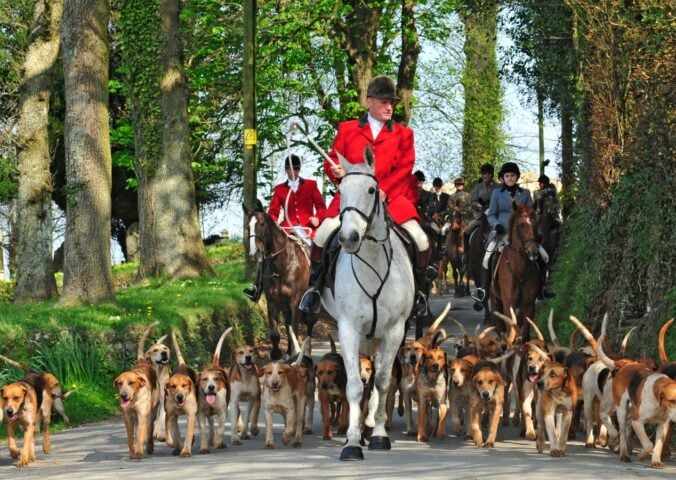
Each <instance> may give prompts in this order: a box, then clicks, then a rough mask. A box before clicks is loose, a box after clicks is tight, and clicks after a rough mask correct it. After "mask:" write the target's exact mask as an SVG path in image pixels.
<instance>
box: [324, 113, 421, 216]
mask: <svg viewBox="0 0 676 480" xmlns="http://www.w3.org/2000/svg"><path fill="white" fill-rule="evenodd" d="M367 145H369V146H370V147H371V149H372V150H373V155H374V156H375V174H376V179H377V180H378V187H379V188H380V189H381V190H383V191H384V192H385V193H386V194H387V200H386V203H387V211H388V212H389V213H390V215H391V216H392V219H393V220H394V221H395V222H396V223H397V224H399V225H401V224H402V223H404V222H406V221H407V220H411V219H412V218H415V219H416V220H418V221H420V217H419V216H418V212H417V210H416V208H415V204H416V198H415V194H414V190H413V188H411V187H412V179H411V175H412V171H413V163H414V162H415V151H414V149H413V130H411V129H410V128H408V127H404V126H403V125H399V124H397V123H394V122H388V123H386V124H385V125H383V128H382V129H381V130H380V133H379V134H378V138H377V139H376V140H374V139H373V136H372V134H371V127H370V126H369V123H368V120H367V118H366V116H364V118H362V119H361V120H350V121H347V122H343V123H341V124H340V125H338V133H337V134H336V139H335V140H334V142H333V149H332V150H331V152H330V153H329V156H330V157H331V158H332V159H334V160H335V161H336V162H338V156H337V155H336V152H340V154H341V155H342V156H343V157H345V158H346V159H347V161H348V162H350V163H362V162H363V161H364V148H365V147H366V146H367ZM324 171H325V172H326V175H327V176H328V177H329V179H330V180H331V181H332V182H333V183H334V184H336V185H337V184H338V183H339V180H338V181H336V178H334V176H333V174H332V173H331V164H330V163H329V162H328V161H324ZM339 214H340V192H338V193H336V195H335V196H334V197H333V200H331V204H330V205H329V208H328V210H327V212H326V217H335V216H337V215H339Z"/></svg>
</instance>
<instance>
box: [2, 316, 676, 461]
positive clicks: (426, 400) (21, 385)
mask: <svg viewBox="0 0 676 480" xmlns="http://www.w3.org/2000/svg"><path fill="white" fill-rule="evenodd" d="M449 310H450V305H448V306H447V307H446V310H444V312H443V313H442V314H441V315H440V316H439V317H438V318H437V319H436V321H435V322H434V323H433V324H432V325H431V326H430V327H429V328H428V330H427V331H426V332H425V334H424V335H423V336H422V337H420V338H418V339H416V340H410V341H407V342H405V343H404V344H403V345H402V347H401V349H400V352H399V355H398V358H397V361H396V362H395V365H394V366H393V371H392V382H391V388H390V391H389V393H388V398H387V414H388V420H387V425H386V427H387V429H388V430H391V428H392V415H393V411H394V406H395V403H396V401H397V399H398V408H397V413H398V414H399V416H404V415H405V416H406V434H407V435H409V436H413V437H416V439H417V441H418V442H426V441H427V440H428V439H429V438H431V437H436V438H438V439H442V440H443V439H445V438H446V437H447V432H446V424H447V414H448V412H449V410H450V417H451V419H450V420H451V424H452V433H453V434H454V435H456V436H459V437H461V438H464V439H467V440H471V441H472V442H473V443H474V444H475V445H476V446H477V447H489V448H491V447H495V446H496V439H497V435H498V429H499V427H500V425H501V424H502V425H503V426H507V425H509V422H510V413H511V399H512V397H515V400H516V402H517V404H516V407H515V408H514V412H513V415H512V416H511V422H512V423H513V424H514V425H520V426H521V432H520V434H521V436H522V437H526V438H528V439H529V440H535V447H536V449H537V451H538V452H539V453H543V452H544V451H545V448H546V442H547V441H549V454H550V455H551V456H552V457H563V456H565V455H566V446H567V440H568V439H569V438H574V437H575V436H576V433H577V432H578V430H580V431H582V432H584V433H585V435H586V437H585V438H586V440H585V446H586V447H587V448H595V447H596V446H600V447H607V448H608V450H609V451H612V452H618V451H619V458H620V460H621V461H630V455H631V454H632V438H633V435H634V434H635V436H636V437H637V438H638V440H639V441H640V443H641V451H640V453H639V455H638V458H639V459H640V460H643V459H646V458H649V457H650V458H651V466H652V467H653V468H662V466H663V463H662V462H663V461H665V460H667V459H669V458H670V456H671V452H670V449H669V445H670V442H671V440H670V439H671V433H672V422H676V379H675V378H676V362H673V361H672V362H670V361H669V359H668V358H667V355H666V352H665V349H664V338H665V335H666V333H667V330H668V329H669V327H670V325H671V324H672V322H673V319H671V320H669V321H668V322H666V323H665V324H664V326H663V327H662V328H661V330H660V334H659V338H658V352H659V363H658V362H656V361H655V360H654V359H652V358H640V359H634V358H630V357H628V356H626V355H625V349H626V346H627V342H628V340H629V337H630V335H631V331H630V332H629V333H627V335H626V336H625V338H624V341H623V342H622V345H621V347H620V348H619V350H618V351H617V352H613V351H611V348H610V346H609V345H608V343H607V341H606V340H605V338H606V329H607V324H608V318H607V315H606V316H605V317H604V319H603V325H602V329H601V335H600V336H599V337H598V338H594V336H593V335H592V334H591V332H590V331H589V330H588V329H587V327H585V326H584V325H583V324H582V323H581V322H580V321H579V320H578V319H577V318H575V317H572V316H571V318H570V320H571V321H572V322H573V323H574V324H575V326H576V330H575V331H574V333H573V335H571V338H570V346H569V347H564V346H562V345H561V343H560V342H559V340H558V338H557V335H556V332H555V331H554V327H553V312H552V313H550V316H549V322H548V327H549V334H550V338H551V341H550V342H546V341H545V339H544V336H543V335H542V332H541V331H540V330H539V328H538V327H537V325H536V324H535V323H533V322H532V321H531V320H528V321H529V322H530V323H531V326H532V328H533V330H534V332H535V333H536V338H534V339H531V340H529V341H523V340H522V339H521V338H520V337H519V335H518V331H519V329H518V328H517V320H516V315H515V314H514V312H513V311H512V315H511V318H508V317H506V316H503V315H500V314H496V315H497V316H498V317H500V319H501V320H503V321H504V322H505V324H506V325H507V326H508V327H509V328H508V329H507V334H505V335H497V334H496V333H495V332H494V331H493V330H494V327H489V328H487V329H485V330H483V331H480V328H479V327H477V329H476V331H475V335H473V336H470V335H469V334H468V333H467V331H466V330H465V328H464V327H463V326H462V324H460V323H459V322H457V321H456V320H453V319H451V321H453V322H455V323H457V324H458V326H459V327H460V331H461V335H459V336H458V337H447V335H446V332H445V330H444V329H442V328H439V325H440V323H441V322H442V321H443V320H444V318H445V317H446V315H447V313H448V311H449ZM157 324H158V322H155V323H153V324H151V325H149V326H148V327H147V328H146V330H145V331H144V333H143V335H142V337H141V339H140V340H139V344H138V351H137V361H136V365H135V366H134V367H133V368H132V369H131V370H128V371H126V372H122V373H121V374H120V375H119V376H118V377H117V378H116V379H115V380H114V381H113V386H114V388H115V390H117V392H118V394H119V400H120V408H121V411H122V414H123V417H124V424H125V428H126V433H127V440H128V447H129V457H130V458H131V459H136V460H140V459H142V458H143V457H144V455H147V454H152V453H153V450H154V441H155V440H157V441H160V442H165V443H166V444H167V445H168V446H170V447H171V448H172V449H173V451H172V453H173V455H176V456H181V457H189V456H191V454H192V448H193V443H194V437H195V428H196V426H197V427H198V428H199V437H200V442H199V453H201V454H206V453H209V451H210V448H226V442H225V422H226V418H229V419H230V422H231V424H232V428H231V438H230V443H231V444H232V445H240V444H241V443H242V440H246V439H248V438H250V435H258V433H259V427H258V416H259V412H260V409H261V405H263V411H264V414H265V444H264V447H265V448H266V449H269V448H275V442H274V437H273V414H275V413H277V414H281V416H282V417H283V418H284V430H283V434H282V443H283V444H284V445H288V444H290V443H291V442H293V446H294V447H301V446H302V443H303V434H311V433H312V426H313V415H314V410H315V408H314V407H315V398H316V399H318V401H319V404H320V412H321V419H322V437H323V438H324V439H330V438H332V431H333V430H335V431H337V433H338V434H344V433H345V432H346V430H347V426H348V419H349V411H348V403H347V399H346V394H345V388H346V383H347V378H346V373H345V366H344V364H343V359H342V357H341V355H340V354H339V353H338V351H337V349H336V345H335V342H334V340H333V338H332V337H331V336H330V335H329V339H330V343H331V351H330V352H329V353H327V354H325V355H324V356H323V357H322V358H321V359H320V360H319V362H318V363H317V364H316V365H315V364H314V362H313V360H312V358H311V345H310V339H309V338H306V339H305V340H304V341H303V342H302V344H300V343H299V341H298V339H297V338H296V336H295V335H294V333H293V331H292V330H291V329H289V338H290V341H291V342H292V345H293V349H292V350H293V355H292V356H291V357H290V358H289V359H288V360H286V361H276V362H270V363H267V364H264V365H260V364H259V361H258V358H257V357H256V353H255V352H256V349H255V348H254V347H252V346H250V345H241V346H239V347H237V348H235V349H234V350H233V351H232V352H231V355H230V366H229V368H224V367H223V366H221V359H220V354H221V350H222V348H223V343H224V340H225V338H226V336H227V335H228V333H229V332H230V331H231V330H232V327H231V328H228V329H227V330H226V331H224V332H223V334H222V335H221V337H220V339H219V341H218V344H217V346H216V349H215V351H214V355H213V359H212V362H211V364H210V365H208V366H206V367H205V368H204V369H203V370H202V371H200V372H196V371H195V370H193V369H192V368H191V367H190V366H188V364H186V361H185V359H184V358H183V355H182V353H181V350H180V348H179V344H178V341H177V338H176V332H175V331H173V330H172V331H171V340H172V347H173V352H174V354H175V356H176V360H177V362H176V363H177V366H176V368H174V369H173V370H170V363H171V350H170V348H169V347H168V346H167V345H165V344H164V343H163V341H164V340H165V339H166V335H165V336H164V337H162V338H161V339H159V340H158V341H157V342H156V343H155V344H153V345H152V346H151V347H150V348H149V349H147V350H145V348H144V346H145V343H146V341H147V339H148V337H149V335H150V333H151V331H152V330H153V329H154V328H155V327H156V326H157ZM578 332H580V333H581V334H582V335H583V336H584V337H585V338H586V340H587V342H588V344H589V346H587V347H584V348H578V347H576V342H575V338H576V336H577V334H578ZM449 339H454V341H455V351H456V355H455V358H452V359H450V360H449V358H448V354H447V352H446V351H445V350H443V349H442V348H441V345H442V344H443V343H444V342H445V341H447V340H449ZM0 358H1V359H2V360H4V361H5V362H7V363H9V364H11V365H13V366H15V367H18V368H20V369H22V370H24V371H26V372H27V374H26V376H25V377H24V378H22V379H21V380H19V381H17V382H14V383H11V384H9V385H6V386H5V387H4V388H3V389H2V395H1V396H0V403H1V404H2V405H1V406H2V411H1V412H2V413H0V421H3V418H4V421H5V424H6V426H7V433H8V437H9V452H10V455H11V456H12V458H18V461H17V463H16V465H17V466H18V467H23V466H26V465H28V463H29V462H32V461H34V460H35V435H36V432H38V431H39V430H40V424H41V423H42V425H43V442H42V445H43V452H44V453H50V450H51V442H50V436H49V425H50V419H51V415H52V411H54V412H56V413H58V414H59V415H61V416H62V417H63V419H64V421H65V422H66V423H68V417H67V416H66V413H65V410H64V403H63V401H64V400H65V399H66V398H68V396H70V394H72V393H73V391H70V392H67V393H63V391H62V389H61V387H60V386H59V383H58V380H57V379H56V378H55V377H54V375H52V374H50V373H38V372H35V371H33V370H31V369H30V368H28V367H26V366H25V365H22V364H20V363H18V362H16V361H14V360H11V359H9V358H7V357H4V356H2V355H0ZM376 363H377V362H374V359H373V358H369V357H367V356H363V355H362V356H361V357H360V375H361V380H362V384H363V398H362V402H361V411H360V412H359V415H360V425H361V427H362V432H363V441H364V443H365V442H366V441H368V439H369V429H370V428H372V427H373V425H374V419H373V418H372V415H370V414H369V413H370V412H373V411H374V410H375V408H373V407H374V405H375V404H376V403H377V401H378V399H377V398H375V397H376V396H377V390H376V389H375V388H374V371H375V364H376ZM244 402H246V403H247V404H248V405H247V408H246V410H244V409H243V408H242V407H243V404H244ZM414 403H416V405H417V408H416V409H415V411H414V408H413V404H414ZM533 412H535V414H534V413H533ZM414 413H417V421H415V422H414ZM180 415H185V416H186V417H187V422H186V431H185V436H184V438H183V439H182V437H181V431H180V429H179V423H178V420H179V416H180ZM214 417H217V421H218V424H217V427H216V428H215V429H214ZM207 423H208V424H209V430H208V431H207ZM646 425H654V426H655V430H654V432H655V433H654V436H652V438H651V436H649V435H648V434H647V432H646V429H645V426H646ZM17 426H18V427H20V428H22V429H23V432H24V437H23V449H22V450H19V449H18V447H17V439H16V427H17ZM484 434H485V435H484Z"/></svg>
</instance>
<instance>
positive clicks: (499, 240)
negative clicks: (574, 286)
mask: <svg viewBox="0 0 676 480" xmlns="http://www.w3.org/2000/svg"><path fill="white" fill-rule="evenodd" d="M506 244H507V234H504V235H498V236H496V237H495V238H494V239H493V240H491V241H490V242H488V245H487V246H486V253H485V254H484V260H483V262H481V265H482V266H483V267H484V268H485V269H488V262H489V260H490V259H491V255H492V254H493V252H494V251H495V247H497V248H498V251H499V252H502V249H503V248H504V247H505V245H506ZM538 251H539V252H540V258H541V259H542V261H543V262H545V263H549V255H547V251H546V250H545V249H544V248H543V247H542V245H538Z"/></svg>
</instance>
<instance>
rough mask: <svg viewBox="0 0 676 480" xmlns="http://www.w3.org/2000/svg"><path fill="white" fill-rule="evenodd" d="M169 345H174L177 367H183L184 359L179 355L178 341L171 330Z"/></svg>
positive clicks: (174, 332) (174, 331)
mask: <svg viewBox="0 0 676 480" xmlns="http://www.w3.org/2000/svg"><path fill="white" fill-rule="evenodd" d="M171 343H172V344H173V345H174V350H176V358H177V359H178V364H179V365H185V359H184V358H183V354H182V353H181V349H180V348H179V347H178V341H177V340H176V330H174V329H173V328H172V329H171Z"/></svg>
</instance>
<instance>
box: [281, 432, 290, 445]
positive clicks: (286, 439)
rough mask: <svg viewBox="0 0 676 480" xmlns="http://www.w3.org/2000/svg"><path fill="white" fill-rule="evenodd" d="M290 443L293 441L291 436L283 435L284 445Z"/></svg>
mask: <svg viewBox="0 0 676 480" xmlns="http://www.w3.org/2000/svg"><path fill="white" fill-rule="evenodd" d="M290 441H291V435H287V434H286V433H285V434H284V435H282V443H283V444H284V445H288V444H289V442H290Z"/></svg>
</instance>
